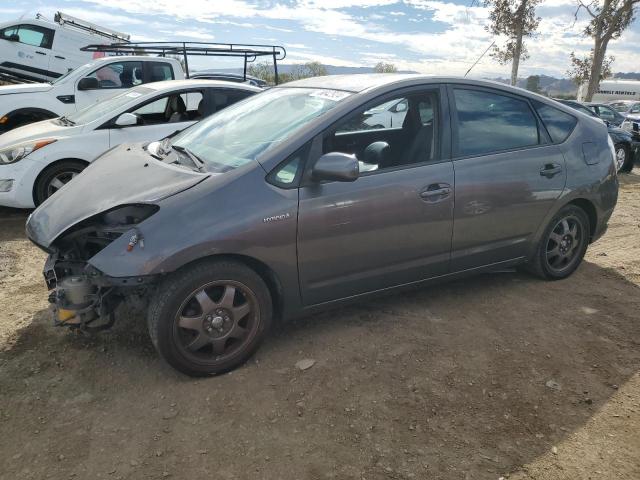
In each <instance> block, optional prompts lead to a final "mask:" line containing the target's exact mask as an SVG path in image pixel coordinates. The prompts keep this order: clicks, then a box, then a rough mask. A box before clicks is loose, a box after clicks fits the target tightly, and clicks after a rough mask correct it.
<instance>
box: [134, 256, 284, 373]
mask: <svg viewBox="0 0 640 480" xmlns="http://www.w3.org/2000/svg"><path fill="white" fill-rule="evenodd" d="M271 321H272V301H271V295H270V294H269V289H268V288H267V286H266V285H265V283H264V281H263V280H262V279H261V278H260V276H259V275H258V274H257V273H256V272H255V271H253V270H252V269H250V268H249V267H247V266H245V265H244V264H241V263H238V262H233V261H228V260H224V261H219V260H217V261H203V262H201V263H198V264H195V265H193V266H190V267H187V268H185V269H184V270H181V271H178V272H176V273H174V274H172V275H170V276H169V277H167V278H166V279H165V281H163V282H162V284H161V285H160V286H159V287H158V289H157V291H156V293H155V294H154V296H153V298H152V300H151V302H150V307H149V312H148V316H147V323H148V327H149V335H150V336H151V341H152V342H153V344H154V346H155V347H156V350H157V351H158V353H159V354H160V356H161V357H162V358H163V359H164V360H165V361H166V362H167V363H168V364H169V365H171V366H172V367H173V368H175V369H176V370H179V371H180V372H182V373H184V374H186V375H189V376H193V377H202V376H209V375H217V374H220V373H224V372H227V371H229V370H232V369H234V368H236V367H238V366H239V365H241V364H243V363H244V362H246V361H247V360H248V359H249V357H251V355H253V353H254V352H255V351H256V350H257V349H258V347H259V346H260V343H261V342H262V340H263V339H264V337H265V336H266V334H267V332H268V331H269V328H270V326H271Z"/></svg>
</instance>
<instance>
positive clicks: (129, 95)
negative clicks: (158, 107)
mask: <svg viewBox="0 0 640 480" xmlns="http://www.w3.org/2000/svg"><path fill="white" fill-rule="evenodd" d="M140 95H142V94H141V93H140V92H129V93H127V94H126V95H125V97H129V98H138V97H139V96H140Z"/></svg>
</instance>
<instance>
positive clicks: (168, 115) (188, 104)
mask: <svg viewBox="0 0 640 480" xmlns="http://www.w3.org/2000/svg"><path fill="white" fill-rule="evenodd" d="M203 99H204V96H203V92H202V91H199V90H198V91H195V90H194V91H188V92H171V93H167V94H165V95H163V96H161V97H159V98H156V99H154V100H152V101H151V102H148V103H145V104H144V105H140V106H138V107H135V108H133V109H131V110H130V113H133V114H134V115H136V116H137V117H138V125H132V126H129V127H122V128H118V127H114V128H111V129H110V132H109V137H110V144H111V146H112V147H114V146H116V145H120V144H121V143H135V142H149V141H154V140H161V139H163V138H165V137H168V136H169V135H173V134H174V133H177V132H180V131H182V130H184V129H185V128H187V127H189V126H191V125H193V124H194V123H195V122H197V121H198V120H200V118H202V116H203V115H204V113H206V111H205V109H204V108H203V104H202V102H203V101H204V100H203Z"/></svg>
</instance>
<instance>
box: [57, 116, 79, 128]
mask: <svg viewBox="0 0 640 480" xmlns="http://www.w3.org/2000/svg"><path fill="white" fill-rule="evenodd" d="M59 120H60V122H62V123H63V124H65V125H69V126H73V125H75V124H76V122H74V121H73V120H70V119H69V118H67V116H66V115H63V116H61V117H60V118H59Z"/></svg>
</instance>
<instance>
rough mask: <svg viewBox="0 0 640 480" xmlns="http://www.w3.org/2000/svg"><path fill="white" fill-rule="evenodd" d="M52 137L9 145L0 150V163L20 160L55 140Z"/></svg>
mask: <svg viewBox="0 0 640 480" xmlns="http://www.w3.org/2000/svg"><path fill="white" fill-rule="evenodd" d="M55 141H56V140H55V139H53V138H49V139H46V140H34V141H31V142H25V143H19V144H17V145H11V146H10V147H7V148H4V149H2V150H0V165H2V164H5V165H6V164H8V163H15V162H17V161H18V160H22V159H23V158H24V157H26V156H27V155H29V154H30V153H33V152H35V151H36V150H39V149H41V148H42V147H46V146H47V145H49V144H51V143H53V142H55Z"/></svg>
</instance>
